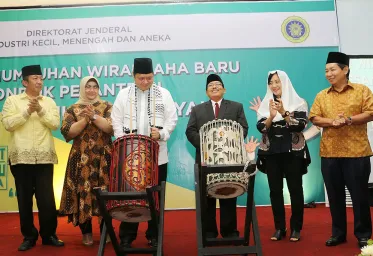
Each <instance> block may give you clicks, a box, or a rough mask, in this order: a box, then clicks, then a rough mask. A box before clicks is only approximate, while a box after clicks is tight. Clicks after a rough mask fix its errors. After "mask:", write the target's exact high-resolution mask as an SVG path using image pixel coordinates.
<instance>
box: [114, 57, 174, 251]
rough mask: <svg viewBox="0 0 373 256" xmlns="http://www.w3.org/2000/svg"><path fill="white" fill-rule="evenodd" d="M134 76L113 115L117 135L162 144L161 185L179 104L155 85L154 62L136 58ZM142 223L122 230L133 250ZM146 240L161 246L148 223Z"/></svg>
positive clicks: (124, 240) (126, 244) (127, 224)
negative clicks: (135, 137) (150, 139)
mask: <svg viewBox="0 0 373 256" xmlns="http://www.w3.org/2000/svg"><path fill="white" fill-rule="evenodd" d="M133 76H134V80H135V85H131V86H129V87H127V88H125V89H123V90H121V91H120V92H119V94H118V96H117V98H116V100H115V102H114V105H113V110H112V113H111V117H112V123H113V128H114V136H115V137H116V138H119V137H122V136H123V135H126V134H129V133H135V134H139V135H146V136H150V137H152V138H153V139H155V140H157V141H158V143H159V155H158V170H159V174H158V184H160V183H161V182H162V181H166V179H167V163H168V153H167V140H168V139H169V138H170V136H171V133H172V132H173V130H174V129H175V127H176V123H177V119H178V117H177V113H176V107H175V103H174V101H173V99H172V96H171V94H170V92H169V91H168V90H166V89H165V88H162V87H160V86H158V85H156V84H155V83H154V73H153V65H152V60H151V59H149V58H136V59H135V60H134V67H133ZM138 226H139V223H130V222H122V223H121V225H120V230H119V237H120V239H121V246H123V247H131V243H132V241H134V240H135V239H136V237H137V229H138ZM146 238H147V239H148V243H149V245H150V246H153V247H154V246H157V237H156V234H155V232H154V230H153V228H152V226H151V224H150V223H148V230H147V231H146Z"/></svg>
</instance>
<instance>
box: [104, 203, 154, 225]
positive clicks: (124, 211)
mask: <svg viewBox="0 0 373 256" xmlns="http://www.w3.org/2000/svg"><path fill="white" fill-rule="evenodd" d="M109 214H110V215H111V217H112V218H113V219H115V220H119V221H124V222H144V221H149V220H151V214H150V209H149V208H148V207H145V206H144V207H141V206H133V205H128V206H119V207H116V208H113V209H111V210H110V211H109Z"/></svg>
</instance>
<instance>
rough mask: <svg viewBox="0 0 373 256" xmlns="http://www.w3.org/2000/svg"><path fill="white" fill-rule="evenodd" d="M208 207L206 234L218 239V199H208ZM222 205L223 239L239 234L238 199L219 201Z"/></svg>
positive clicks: (221, 231) (221, 226)
mask: <svg viewBox="0 0 373 256" xmlns="http://www.w3.org/2000/svg"><path fill="white" fill-rule="evenodd" d="M206 202H207V207H206V219H205V220H204V221H205V222H206V233H209V236H213V237H217V236H218V228H217V225H216V199H215V198H210V197H207V200H206ZM219 204H220V234H221V236H222V237H227V236H231V235H233V234H238V230H237V213H236V205H237V198H229V199H219Z"/></svg>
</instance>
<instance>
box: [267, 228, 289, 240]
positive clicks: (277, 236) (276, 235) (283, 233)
mask: <svg viewBox="0 0 373 256" xmlns="http://www.w3.org/2000/svg"><path fill="white" fill-rule="evenodd" d="M285 236H286V229H282V230H281V229H277V230H276V232H275V233H274V234H273V235H272V236H271V240H272V241H280V240H281V239H282V238H283V237H285Z"/></svg>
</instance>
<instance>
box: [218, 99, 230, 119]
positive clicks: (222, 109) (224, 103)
mask: <svg viewBox="0 0 373 256" xmlns="http://www.w3.org/2000/svg"><path fill="white" fill-rule="evenodd" d="M227 105H228V102H227V101H226V100H224V99H223V100H222V101H221V104H220V110H219V115H218V119H223V117H224V113H225V110H226V109H227Z"/></svg>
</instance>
